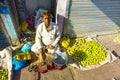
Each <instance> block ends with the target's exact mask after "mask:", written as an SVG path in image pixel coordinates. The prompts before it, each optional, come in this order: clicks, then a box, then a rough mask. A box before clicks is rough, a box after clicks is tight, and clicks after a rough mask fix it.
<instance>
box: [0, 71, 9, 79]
mask: <svg viewBox="0 0 120 80" xmlns="http://www.w3.org/2000/svg"><path fill="white" fill-rule="evenodd" d="M0 80H8V70H7V69H1V70H0Z"/></svg>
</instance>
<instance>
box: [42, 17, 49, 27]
mask: <svg viewBox="0 0 120 80" xmlns="http://www.w3.org/2000/svg"><path fill="white" fill-rule="evenodd" d="M42 21H43V22H44V23H45V25H47V26H48V25H49V24H50V17H49V16H48V15H44V16H43V18H42Z"/></svg>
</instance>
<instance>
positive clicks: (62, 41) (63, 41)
mask: <svg viewBox="0 0 120 80" xmlns="http://www.w3.org/2000/svg"><path fill="white" fill-rule="evenodd" d="M59 43H60V46H61V47H63V48H67V47H68V46H69V45H70V38H69V37H68V36H63V37H62V38H61V39H60V42H59Z"/></svg>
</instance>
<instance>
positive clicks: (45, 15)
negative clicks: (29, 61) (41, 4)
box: [31, 10, 61, 62]
mask: <svg viewBox="0 0 120 80" xmlns="http://www.w3.org/2000/svg"><path fill="white" fill-rule="evenodd" d="M51 18H52V16H51V14H50V13H49V12H48V11H46V10H45V11H43V12H42V13H41V21H42V23H41V24H39V25H38V27H37V30H36V37H35V44H34V45H33V46H32V48H31V51H33V52H34V53H38V54H39V57H38V58H40V59H41V60H40V61H39V62H43V60H42V54H43V52H44V51H45V49H47V50H48V52H49V51H50V50H56V49H57V50H60V47H59V45H58V42H59V40H60V37H61V34H60V31H59V28H58V26H57V25H56V24H55V23H53V22H51Z"/></svg>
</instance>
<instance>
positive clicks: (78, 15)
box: [66, 0, 120, 37]
mask: <svg viewBox="0 0 120 80" xmlns="http://www.w3.org/2000/svg"><path fill="white" fill-rule="evenodd" d="M69 1H70V4H69V6H67V7H69V9H68V10H69V11H68V12H69V13H68V21H67V23H66V24H67V30H66V31H67V34H69V35H71V36H72V37H81V36H88V35H94V34H97V35H100V34H109V33H116V32H117V31H119V27H120V0H69Z"/></svg>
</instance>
